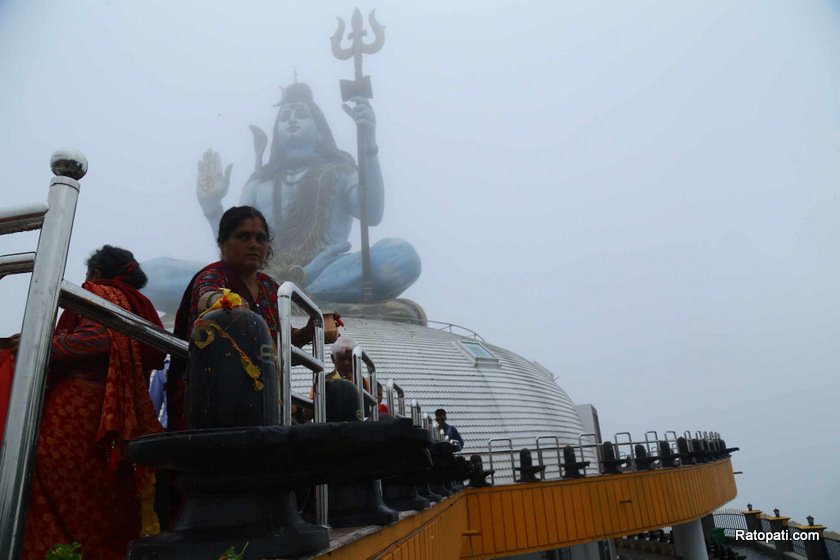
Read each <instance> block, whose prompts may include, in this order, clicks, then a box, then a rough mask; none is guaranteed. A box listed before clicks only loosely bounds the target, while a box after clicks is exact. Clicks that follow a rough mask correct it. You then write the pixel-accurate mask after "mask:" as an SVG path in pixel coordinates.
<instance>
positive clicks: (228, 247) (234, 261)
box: [219, 218, 268, 274]
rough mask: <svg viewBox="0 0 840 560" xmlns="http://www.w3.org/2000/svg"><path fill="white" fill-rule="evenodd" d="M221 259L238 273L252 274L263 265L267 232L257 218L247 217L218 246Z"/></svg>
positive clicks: (266, 247)
mask: <svg viewBox="0 0 840 560" xmlns="http://www.w3.org/2000/svg"><path fill="white" fill-rule="evenodd" d="M219 248H220V249H221V250H222V260H223V261H224V262H225V264H228V265H230V266H231V267H233V268H234V269H236V270H237V271H239V273H240V274H253V273H254V272H256V271H258V270H259V269H261V268H262V267H263V266H265V259H266V257H267V256H268V233H267V232H266V231H265V227H263V224H262V220H260V219H259V218H247V219H245V220H244V221H243V222H242V223H241V224H239V227H237V228H236V229H235V230H233V233H231V234H230V237H228V238H227V240H225V241H223V242H222V244H221V245H220V246H219Z"/></svg>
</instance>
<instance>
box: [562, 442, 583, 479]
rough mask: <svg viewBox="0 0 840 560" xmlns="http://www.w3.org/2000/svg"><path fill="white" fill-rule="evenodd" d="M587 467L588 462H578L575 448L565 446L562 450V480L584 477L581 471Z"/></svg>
mask: <svg viewBox="0 0 840 560" xmlns="http://www.w3.org/2000/svg"><path fill="white" fill-rule="evenodd" d="M588 466H589V461H578V460H577V458H576V457H575V448H574V447H572V446H571V445H567V446H566V447H564V448H563V478H580V477H582V476H585V475H584V473H582V472H580V470H581V469H583V468H586V467H588Z"/></svg>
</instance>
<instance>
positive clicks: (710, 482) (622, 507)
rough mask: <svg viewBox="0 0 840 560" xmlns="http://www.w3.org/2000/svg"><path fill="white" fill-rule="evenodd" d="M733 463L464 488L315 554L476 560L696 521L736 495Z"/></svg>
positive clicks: (364, 559) (350, 559)
mask: <svg viewBox="0 0 840 560" xmlns="http://www.w3.org/2000/svg"><path fill="white" fill-rule="evenodd" d="M735 494H736V489H735V478H734V475H733V472H732V463H731V462H730V460H729V459H723V460H720V461H715V462H713V463H708V464H705V465H696V466H687V467H679V468H673V469H657V470H652V471H643V472H635V473H624V474H618V475H605V476H596V477H591V478H581V479H574V480H557V481H547V482H536V483H531V484H515V485H506V486H494V487H490V488H480V489H478V488H471V489H468V490H466V491H464V492H461V493H459V494H457V495H455V496H453V497H452V498H449V499H447V500H444V501H442V502H440V503H438V504H437V505H435V506H433V507H432V508H430V509H428V510H426V511H423V512H420V513H418V514H416V515H412V516H409V517H407V518H405V519H403V520H401V521H400V522H398V523H395V524H393V525H390V526H387V527H383V528H382V529H381V530H380V531H377V532H375V533H373V534H369V535H366V536H364V537H361V538H359V539H357V540H355V541H353V542H350V543H349V544H345V545H344V546H342V547H340V548H337V549H335V550H332V551H330V552H327V553H324V554H322V555H320V556H317V558H318V559H331V560H339V559H340V560H450V559H451V560H459V559H463V560H480V559H484V558H495V557H498V556H509V555H514V554H523V553H526V552H534V551H539V550H549V549H554V548H561V547H564V546H570V545H575V544H580V543H584V542H590V541H598V540H604V539H610V538H615V537H619V536H622V535H632V534H635V533H639V532H641V531H647V530H650V529H655V528H658V527H664V526H668V525H676V524H680V523H685V522H687V521H691V520H694V519H698V518H700V517H703V516H704V515H707V514H709V513H711V512H713V511H714V510H715V509H716V508H719V507H720V506H722V505H723V504H725V503H726V502H728V501H730V500H732V499H733V498H734V497H735Z"/></svg>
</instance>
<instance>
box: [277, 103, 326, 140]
mask: <svg viewBox="0 0 840 560" xmlns="http://www.w3.org/2000/svg"><path fill="white" fill-rule="evenodd" d="M274 133H275V135H276V136H277V139H278V140H279V141H280V143H281V144H283V145H293V146H313V147H314V146H315V145H316V144H317V143H318V125H317V124H315V119H314V118H313V117H312V111H310V110H309V105H307V104H306V103H304V102H293V103H286V104H284V105H283V106H282V107H280V116H279V118H278V119H277V129H276V130H275V131H274Z"/></svg>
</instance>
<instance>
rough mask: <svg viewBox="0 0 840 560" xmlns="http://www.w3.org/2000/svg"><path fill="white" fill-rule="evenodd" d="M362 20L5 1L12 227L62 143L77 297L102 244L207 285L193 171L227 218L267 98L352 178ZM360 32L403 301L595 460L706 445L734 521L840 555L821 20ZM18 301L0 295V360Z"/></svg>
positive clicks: (596, 18)
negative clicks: (342, 84) (220, 183)
mask: <svg viewBox="0 0 840 560" xmlns="http://www.w3.org/2000/svg"><path fill="white" fill-rule="evenodd" d="M355 5H356V4H354V3H348V2H318V3H309V4H306V5H300V4H299V3H280V2H276V1H274V2H269V1H265V2H249V3H245V4H243V5H236V6H234V5H233V4H231V3H226V2H178V3H171V2H162V1H146V2H143V3H140V2H133V3H127V2H124V3H120V2H104V1H103V2H94V1H87V2H85V1H82V2H74V3H72V4H70V3H55V2H46V1H44V0H35V1H28V2H23V1H8V0H7V1H5V2H0V52H1V53H2V56H0V76H2V82H3V83H2V86H0V123H2V126H3V129H4V131H5V133H4V134H3V135H2V136H0V168H2V170H3V175H2V177H0V192H1V193H2V197H3V201H4V203H3V204H4V206H13V205H17V204H24V203H28V202H34V201H37V200H42V199H44V198H45V197H46V192H47V187H48V185H49V180H50V177H51V173H50V170H49V157H50V154H51V153H52V152H53V151H54V150H55V149H57V148H59V147H63V146H71V147H74V148H77V149H79V150H81V151H82V152H83V153H84V154H85V155H86V156H87V158H88V160H89V162H90V166H89V172H88V174H87V176H86V177H85V178H84V179H83V180H82V181H81V184H82V190H81V194H80V196H79V203H78V210H77V214H76V222H75V227H74V232H73V239H72V243H71V247H70V255H69V260H68V268H67V273H66V277H67V278H68V279H69V280H71V281H73V282H76V283H81V281H82V280H83V277H84V271H85V266H84V261H85V259H86V258H87V256H88V255H89V254H90V253H91V252H92V251H93V250H94V249H96V248H98V247H100V246H102V245H103V244H105V243H110V244H114V245H119V246H124V247H126V248H128V249H131V250H132V251H134V253H135V255H136V256H137V257H138V259H139V260H141V261H142V260H146V259H150V258H154V257H160V256H170V257H175V258H182V259H189V260H199V261H207V262H211V261H213V260H216V258H217V249H216V247H215V244H214V242H213V236H212V235H211V230H210V227H209V226H208V224H207V223H206V221H205V219H204V217H203V215H202V213H201V209H200V208H199V206H198V204H197V202H196V199H195V181H196V164H197V162H198V160H199V158H200V157H201V154H202V153H203V152H204V151H205V150H206V149H208V148H212V149H214V150H217V151H219V152H220V154H221V157H222V159H223V162H224V164H228V163H232V164H233V177H232V180H231V188H230V192H229V194H228V196H227V198H226V199H225V201H224V205H225V207H227V206H230V205H232V204H236V203H237V202H238V200H239V196H240V194H241V190H242V185H243V184H244V183H245V180H246V179H247V178H248V176H249V175H250V174H251V173H252V171H253V169H254V150H253V144H252V139H251V134H250V132H249V130H248V125H250V124H255V125H258V126H260V127H262V128H263V129H265V130H270V128H271V125H272V123H273V120H274V117H275V115H276V108H275V107H274V105H275V104H276V103H277V102H278V101H279V99H280V95H281V89H280V87H281V86H285V85H288V84H289V83H292V81H293V80H294V79H295V76H297V79H298V80H300V81H302V82H306V83H308V84H309V85H310V86H311V87H312V90H313V92H314V95H315V101H316V102H317V103H318V104H319V105H320V107H321V108H322V110H323V111H324V113H325V114H326V117H327V120H328V121H329V123H330V125H331V127H332V131H333V134H334V135H335V137H336V141H337V143H338V146H339V147H340V148H341V149H343V150H346V151H348V152H351V153H355V149H356V148H355V136H356V134H355V129H354V127H353V123H352V121H351V120H350V119H349V118H348V117H347V115H345V114H344V112H343V111H342V110H341V97H340V92H339V88H338V81H339V80H340V79H352V77H353V68H352V63H350V62H349V61H345V62H343V61H339V60H337V59H335V58H334V57H333V55H332V54H331V52H330V46H329V37H330V35H332V33H333V32H334V31H335V26H336V19H335V18H336V16H339V17H342V18H344V19H345V21H346V20H348V19H349V17H350V15H351V13H352V10H353V8H354V7H355ZM359 8H360V9H361V10H362V11H363V13H365V14H367V13H368V12H369V11H370V10H372V9H374V8H375V9H376V15H377V19H378V20H379V21H380V22H381V23H382V24H383V25H385V27H386V40H385V45H384V47H383V49H382V50H381V51H380V52H379V53H377V54H375V55H372V56H370V57H366V58H365V61H364V64H365V73H366V74H370V76H371V78H372V83H373V91H374V98H373V100H372V102H371V103H372V105H373V107H374V109H375V111H376V115H377V140H378V144H379V148H380V152H379V158H380V162H381V166H382V171H383V175H384V178H385V191H386V202H385V218H384V220H383V222H382V223H381V224H380V225H379V226H377V227H375V228H372V229H371V232H370V234H371V241H372V242H375V241H377V240H379V239H383V238H386V237H400V238H403V239H405V240H407V241H409V242H410V243H411V244H412V245H414V247H415V248H416V249H417V251H418V253H419V254H420V256H421V258H422V261H423V272H422V274H421V276H420V279H419V280H418V281H417V282H416V283H415V284H414V285H413V286H412V287H411V288H410V289H409V290H408V291H407V292H406V293H405V294H403V297H407V298H410V299H412V300H414V301H416V302H418V303H419V304H420V305H422V306H423V308H424V309H425V311H426V313H427V315H428V317H429V318H430V319H433V320H437V321H445V322H450V323H455V324H458V325H463V326H466V327H469V328H471V329H473V330H475V331H477V332H478V333H479V334H480V335H481V336H482V337H483V338H484V339H485V340H487V341H488V342H491V343H493V344H498V345H500V346H504V347H506V348H509V349H511V350H513V351H515V352H517V353H519V354H521V355H522V356H524V357H525V358H527V359H529V360H533V361H536V362H539V363H540V364H542V365H543V366H545V367H547V368H548V369H549V370H551V371H552V372H553V373H554V374H555V376H556V378H557V382H558V384H559V385H560V386H561V387H562V388H563V389H564V390H566V392H567V393H568V394H569V396H570V397H571V398H572V399H573V400H574V401H575V402H577V403H587V402H588V403H592V404H593V405H594V406H595V407H596V408H597V409H598V411H599V414H600V418H601V423H602V430H603V432H604V436H605V437H611V436H612V434H614V433H616V432H621V431H630V432H632V433H633V435H634V436H636V437H637V438H640V437H642V436H643V434H644V432H645V431H647V430H657V431H658V432H659V434H660V435H662V432H664V431H665V430H676V431H677V432H679V433H682V432H683V431H684V430H692V431H694V430H714V431H719V432H721V434H722V435H723V437H724V438H725V439H726V442H727V444H728V445H730V446H738V447H740V448H741V451H739V452H738V453H736V454H735V456H734V459H733V462H734V466H735V469H736V470H738V471H743V474H739V475H738V476H737V478H736V481H737V484H738V497H737V499H736V500H735V501H734V502H733V506H737V507H744V506H745V505H746V504H747V503H748V502H749V503H751V504H753V506H754V507H756V508H759V509H763V510H764V511H770V510H772V509H773V508H776V507H778V508H779V509H780V510H781V512H782V514H783V515H788V516H790V517H792V518H793V519H795V520H798V521H804V519H805V516H807V515H809V514H810V515H813V516H814V517H815V518H816V521H817V522H818V523H822V524H824V525H827V526H829V528H830V529H833V530H840V506H838V501H837V498H838V496H840V478H838V477H837V476H836V471H837V469H838V467H840V452H838V450H837V446H836V438H837V434H838V431H839V430H840V421H838V415H837V413H836V412H835V411H834V408H835V407H836V405H837V402H838V395H840V381H838V379H839V378H840V376H838V364H840V345H838V343H837V341H838V340H840V294H838V286H840V277H839V276H840V265H838V262H840V261H838V258H837V250H836V248H837V247H838V246H840V222H839V221H838V219H837V216H838V215H840V197H838V194H837V187H838V185H840V157H838V156H840V69H838V66H837V64H836V60H837V59H838V55H840V34H838V33H837V30H838V29H839V28H840V27H838V26H839V25H840V8H838V5H837V4H836V3H831V2H817V1H815V2H808V3H800V2H789V3H782V2H772V3H771V2H760V1H747V2H725V1H721V2H714V3H709V2H679V3H676V2H665V1H647V2H643V1H637V2H633V3H618V2H613V3H610V2H591V1H587V2H577V1H575V2H563V3H556V4H552V5H549V4H548V3H530V4H529V3H520V2H501V1H482V2H460V3H456V4H453V3H448V2H423V3H421V4H418V5H415V6H413V7H409V6H405V5H402V3H398V2H377V3H375V4H368V5H359ZM351 239H352V240H353V243H354V249H353V250H358V247H359V242H358V239H359V236H358V232H357V231H354V234H353V236H352V237H351ZM36 240H37V236H36V235H35V234H32V233H27V234H18V235H15V236H6V237H5V238H3V239H2V240H0V244H2V246H0V250H2V253H8V252H12V251H16V250H33V248H34V246H35V243H36ZM27 284H28V277H24V278H18V277H14V278H5V279H3V280H2V286H3V289H4V293H5V294H6V297H5V298H4V301H5V302H6V311H5V312H4V313H3V314H2V318H0V336H8V335H9V334H12V333H14V332H18V331H19V329H20V320H21V317H22V309H23V305H24V300H25V294H26V286H27ZM452 421H453V423H455V424H457V419H456V418H452Z"/></svg>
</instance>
